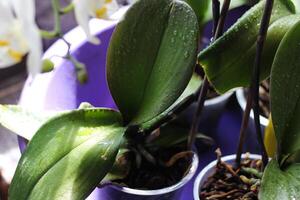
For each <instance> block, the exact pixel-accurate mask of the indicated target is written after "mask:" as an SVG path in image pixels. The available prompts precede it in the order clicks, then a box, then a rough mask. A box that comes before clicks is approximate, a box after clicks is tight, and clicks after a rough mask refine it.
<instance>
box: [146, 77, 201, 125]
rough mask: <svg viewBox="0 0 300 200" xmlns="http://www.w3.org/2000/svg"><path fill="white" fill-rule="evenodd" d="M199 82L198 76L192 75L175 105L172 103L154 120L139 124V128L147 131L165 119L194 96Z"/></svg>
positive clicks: (199, 84)
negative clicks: (183, 102)
mask: <svg viewBox="0 0 300 200" xmlns="http://www.w3.org/2000/svg"><path fill="white" fill-rule="evenodd" d="M201 82H202V80H201V78H200V76H199V75H197V74H196V73H194V74H193V76H192V78H191V80H190V82H189V84H188V85H187V87H186V88H185V90H184V91H183V93H182V94H181V95H180V97H179V98H178V99H177V100H176V101H175V103H173V104H172V105H171V106H170V107H169V108H168V109H167V110H165V111H164V112H162V113H161V114H159V115H158V116H156V117H155V118H153V119H152V120H150V121H147V122H146V123H143V124H141V128H142V129H148V128H149V127H151V126H152V125H153V124H156V123H157V122H158V121H160V120H161V119H162V118H165V117H166V116H167V115H169V114H170V112H171V111H172V110H173V109H174V108H175V107H176V106H178V105H179V104H180V103H181V102H182V101H184V100H186V99H187V98H189V97H190V96H191V95H194V93H195V92H196V91H197V90H198V89H199V87H200V86H201Z"/></svg>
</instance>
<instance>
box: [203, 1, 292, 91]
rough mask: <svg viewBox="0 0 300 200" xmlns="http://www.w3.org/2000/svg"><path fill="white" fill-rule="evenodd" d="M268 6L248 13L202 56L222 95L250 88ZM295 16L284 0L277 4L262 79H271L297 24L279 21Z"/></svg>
mask: <svg viewBox="0 0 300 200" xmlns="http://www.w3.org/2000/svg"><path fill="white" fill-rule="evenodd" d="M264 5H265V0H264V1H261V2H259V3H258V4H256V5H255V6H254V7H252V8H251V9H250V10H248V11H247V12H246V13H245V14H244V15H243V16H242V17H241V18H240V19H239V20H238V21H237V22H236V23H235V24H234V25H233V26H232V27H231V28H230V29H229V30H228V31H227V32H226V33H225V34H224V35H223V36H222V37H220V38H219V39H218V40H216V41H215V42H214V43H213V44H212V45H210V46H209V47H207V48H206V49H205V50H203V51H202V52H201V53H200V54H199V57H198V60H199V62H200V63H201V65H202V66H203V67H204V70H205V73H206V74H207V76H208V79H209V81H210V82H211V83H212V84H213V85H214V87H215V88H216V90H217V91H218V92H219V93H225V92H226V91H228V90H230V89H232V88H234V87H239V86H248V85H249V83H250V80H251V74H252V68H253V62H254V57H255V45H256V38H257V34H258V31H259V27H260V21H261V18H262V14H263V10H264ZM291 14H292V11H291V10H290V9H289V7H287V6H286V5H285V4H284V3H282V2H281V1H280V0H275V2H274V8H273V12H272V16H271V20H270V24H271V26H270V27H269V34H268V39H267V41H266V46H265V48H264V52H263V57H264V59H263V63H262V65H261V66H262V68H261V74H262V75H261V79H264V78H266V76H268V75H269V72H270V68H271V64H272V61H273V57H274V55H275V52H276V49H277V48H276V47H277V46H278V45H279V42H280V40H281V39H282V37H283V36H284V34H285V32H286V31H287V30H288V29H289V28H290V27H291V25H292V24H293V23H295V20H294V18H293V17H291V18H290V19H288V18H286V19H282V20H283V21H278V22H276V21H277V20H278V19H280V18H282V17H284V16H287V15H291ZM296 18H297V17H296ZM289 20H291V21H289ZM296 20H297V19H296ZM275 22H276V23H275ZM286 22H287V23H286Z"/></svg>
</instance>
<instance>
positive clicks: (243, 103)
mask: <svg viewBox="0 0 300 200" xmlns="http://www.w3.org/2000/svg"><path fill="white" fill-rule="evenodd" d="M235 96H236V99H237V101H238V103H239V105H240V107H241V109H242V110H243V111H244V112H245V108H246V103H247V100H246V97H245V95H244V89H243V88H239V89H237V90H236V92H235ZM250 117H251V119H252V120H254V113H253V110H251V112H250ZM259 119H260V123H261V124H262V125H263V126H264V127H266V126H268V124H269V119H267V118H266V117H264V116H262V115H259Z"/></svg>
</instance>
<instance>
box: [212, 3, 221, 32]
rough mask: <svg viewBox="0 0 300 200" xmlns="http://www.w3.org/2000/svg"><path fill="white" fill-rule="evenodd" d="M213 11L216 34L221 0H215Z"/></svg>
mask: <svg viewBox="0 0 300 200" xmlns="http://www.w3.org/2000/svg"><path fill="white" fill-rule="evenodd" d="M212 12H213V19H215V20H214V21H213V23H214V26H213V35H214V34H215V31H216V29H217V26H218V22H219V18H220V2H219V0H213V7H212Z"/></svg>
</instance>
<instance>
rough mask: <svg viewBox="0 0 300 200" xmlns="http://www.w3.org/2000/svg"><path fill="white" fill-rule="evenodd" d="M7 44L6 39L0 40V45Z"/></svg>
mask: <svg viewBox="0 0 300 200" xmlns="http://www.w3.org/2000/svg"><path fill="white" fill-rule="evenodd" d="M8 45H9V41H6V40H0V47H5V46H8Z"/></svg>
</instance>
